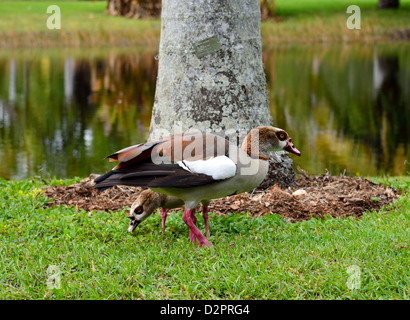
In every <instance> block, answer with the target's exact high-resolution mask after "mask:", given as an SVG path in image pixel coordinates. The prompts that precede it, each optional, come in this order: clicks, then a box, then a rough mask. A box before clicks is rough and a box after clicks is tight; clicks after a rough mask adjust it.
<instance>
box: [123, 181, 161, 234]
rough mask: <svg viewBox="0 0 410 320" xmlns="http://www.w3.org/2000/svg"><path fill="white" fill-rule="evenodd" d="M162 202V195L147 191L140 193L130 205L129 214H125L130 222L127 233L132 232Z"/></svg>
mask: <svg viewBox="0 0 410 320" xmlns="http://www.w3.org/2000/svg"><path fill="white" fill-rule="evenodd" d="M162 201H163V195H161V194H159V193H156V192H153V191H152V190H149V189H147V190H144V191H142V192H141V193H140V194H139V196H138V198H137V200H135V201H134V203H133V204H132V206H131V210H130V212H129V213H127V215H128V218H129V219H130V220H131V221H130V225H129V227H128V232H129V233H130V232H133V231H134V229H135V228H136V227H137V226H138V225H139V224H140V223H141V222H142V221H144V220H145V219H147V218H148V217H149V216H150V215H151V214H152V213H153V212H155V211H156V210H157V209H158V208H159V207H161V203H162Z"/></svg>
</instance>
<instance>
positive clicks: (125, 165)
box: [94, 126, 300, 247]
mask: <svg viewBox="0 0 410 320" xmlns="http://www.w3.org/2000/svg"><path fill="white" fill-rule="evenodd" d="M281 150H286V151H288V152H291V153H294V154H296V155H298V156H299V155H300V151H299V150H298V149H296V148H295V146H294V145H293V143H292V139H291V138H290V137H289V135H288V134H287V133H286V131H284V130H282V129H279V128H274V127H265V126H264V127H257V128H254V129H252V130H251V131H250V132H249V133H248V135H247V136H246V137H245V139H244V141H243V143H242V146H241V147H240V148H239V147H237V146H236V144H234V143H229V141H228V140H227V139H225V138H224V137H221V136H218V135H215V134H211V133H186V134H181V135H173V136H170V137H168V138H166V139H162V140H159V141H152V142H147V143H142V144H138V145H135V146H131V147H128V148H125V149H122V150H120V151H118V152H116V153H114V154H112V155H109V156H108V157H107V158H110V161H119V162H120V163H119V164H118V165H117V166H116V167H114V168H113V169H112V170H111V171H109V172H107V173H105V174H103V175H101V176H99V177H98V178H97V179H95V180H94V181H95V183H96V184H95V187H96V188H98V189H99V190H104V189H106V188H110V187H112V186H115V185H128V186H143V187H149V188H151V189H152V190H153V191H155V192H158V193H162V194H166V195H170V196H174V197H176V198H178V199H181V200H183V201H184V203H185V210H184V213H183V216H182V218H183V220H184V222H185V223H186V224H187V225H188V227H189V229H190V231H191V233H192V234H193V235H194V236H195V237H196V239H198V241H199V246H200V247H201V246H202V245H206V246H211V244H210V243H209V241H208V240H207V239H206V238H205V236H204V235H203V234H202V233H201V232H200V231H199V229H198V228H197V227H196V226H195V224H194V222H193V219H192V210H194V209H195V208H196V207H197V206H198V204H199V203H200V202H201V201H203V200H211V199H216V198H222V197H225V196H229V195H234V194H239V193H242V192H246V191H250V190H252V189H254V188H255V187H257V186H258V185H259V184H260V183H261V182H262V181H263V180H264V178H265V176H266V174H267V172H268V168H269V162H268V159H269V158H268V156H267V152H268V151H281Z"/></svg>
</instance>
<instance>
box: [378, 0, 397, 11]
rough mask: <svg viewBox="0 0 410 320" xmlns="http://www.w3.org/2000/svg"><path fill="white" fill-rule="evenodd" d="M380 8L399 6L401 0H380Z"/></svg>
mask: <svg viewBox="0 0 410 320" xmlns="http://www.w3.org/2000/svg"><path fill="white" fill-rule="evenodd" d="M377 7H378V8H379V9H388V8H398V7H399V0H379V4H378V6H377Z"/></svg>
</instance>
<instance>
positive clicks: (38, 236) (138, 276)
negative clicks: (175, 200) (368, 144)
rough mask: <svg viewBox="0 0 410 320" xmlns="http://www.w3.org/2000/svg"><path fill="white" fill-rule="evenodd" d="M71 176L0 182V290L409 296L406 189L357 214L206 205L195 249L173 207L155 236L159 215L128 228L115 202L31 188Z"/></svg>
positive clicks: (48, 294)
mask: <svg viewBox="0 0 410 320" xmlns="http://www.w3.org/2000/svg"><path fill="white" fill-rule="evenodd" d="M375 180H376V181H379V182H382V183H389V184H391V185H392V186H393V187H396V188H401V189H403V190H404V191H406V192H408V191H409V190H410V179H409V178H404V177H401V178H389V179H380V178H379V179H375ZM75 181H78V179H77V180H57V179H52V180H50V181H43V180H42V179H38V178H33V179H29V180H20V181H14V180H12V181H6V180H0V233H1V238H0V242H1V250H0V288H1V290H0V299H409V298H410V275H409V273H408V266H409V265H410V255H409V249H410V244H409V238H410V198H409V195H408V193H407V194H406V195H405V196H403V197H401V198H399V199H398V200H397V201H396V202H395V203H394V204H393V205H392V206H391V207H390V208H385V209H383V210H381V211H380V212H378V213H375V212H367V213H365V214H364V216H363V217H362V218H361V219H357V220H354V219H351V218H345V219H334V218H327V219H325V220H317V219H312V220H309V221H306V222H301V223H295V224H292V223H289V222H286V221H285V220H283V219H282V218H281V217H279V216H278V215H275V214H272V215H268V216H263V217H259V218H250V217H249V216H248V215H247V214H246V213H244V214H232V215H230V216H217V215H213V214H211V215H210V226H211V236H210V238H209V240H210V242H211V243H212V244H213V246H212V247H211V248H198V247H196V246H195V245H193V244H192V243H190V242H189V240H188V228H187V227H186V226H185V224H184V223H183V221H182V218H181V215H182V213H181V212H177V213H173V214H172V215H171V216H170V217H169V218H168V219H167V227H166V233H165V235H162V234H161V219H160V215H159V214H156V215H154V216H153V217H151V218H149V219H148V220H147V221H145V222H144V224H141V226H139V227H138V228H137V229H136V231H135V232H134V233H133V234H127V233H126V229H127V225H128V219H126V217H125V212H124V211H121V212H113V213H110V214H107V213H102V212H93V213H92V214H91V215H90V214H89V213H87V212H85V211H81V212H78V211H77V210H76V209H75V208H73V207H68V208H67V207H52V208H49V207H47V206H46V202H47V199H46V198H45V197H44V196H43V195H42V192H41V188H43V187H44V186H46V185H50V184H54V185H58V184H64V185H68V184H71V183H73V182H75ZM124 210H126V209H124ZM198 223H199V227H200V228H201V229H203V228H204V226H203V221H202V219H201V217H200V215H199V219H198ZM47 270H49V273H48V272H47ZM56 275H59V277H60V279H61V286H60V288H59V289H58V288H55V285H54V288H51V287H50V288H49V287H48V286H47V279H52V278H53V277H55V276H56ZM354 280H358V281H357V282H355V281H354ZM53 283H54V282H53ZM351 284H356V285H357V288H353V287H352V286H351Z"/></svg>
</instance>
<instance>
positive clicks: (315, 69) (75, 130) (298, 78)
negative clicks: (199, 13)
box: [0, 44, 410, 179]
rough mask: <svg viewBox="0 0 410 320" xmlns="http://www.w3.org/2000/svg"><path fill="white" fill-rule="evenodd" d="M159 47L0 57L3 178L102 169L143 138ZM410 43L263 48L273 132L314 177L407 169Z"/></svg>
mask: <svg viewBox="0 0 410 320" xmlns="http://www.w3.org/2000/svg"><path fill="white" fill-rule="evenodd" d="M155 55H156V52H155V50H144V51H136V50H135V49H134V50H131V49H130V50H129V51H128V52H127V51H126V52H116V51H110V50H107V51H103V52H80V51H71V52H63V53H60V52H54V51H38V52H35V53H31V52H22V53H18V54H16V53H3V54H1V55H0V177H3V178H7V179H8V178H24V177H29V176H32V175H42V176H53V175H56V176H58V177H72V176H87V175H88V174H89V173H91V172H103V171H106V170H108V169H109V168H110V167H111V166H112V165H111V164H109V163H107V162H106V161H104V160H103V158H104V156H106V155H107V154H110V153H111V152H112V151H113V150H117V149H120V148H123V147H125V146H128V145H131V144H135V143H139V142H142V141H145V140H146V138H147V135H148V128H149V124H150V118H151V110H152V105H153V103H154V101H153V99H154V93H155V81H156V74H157V64H158V61H157V60H155ZM409 56H410V45H409V44H399V45H396V46H393V45H387V46H377V47H372V46H362V45H354V46H349V47H318V46H312V47H309V46H306V47H294V48H280V49H272V50H267V49H266V50H264V61H265V72H266V74H267V79H268V86H269V93H270V101H271V112H272V116H273V119H275V124H276V125H277V126H279V127H283V128H286V129H287V131H289V132H291V133H292V137H293V139H294V141H297V145H298V147H300V149H301V150H302V152H303V157H300V158H297V159H295V166H296V165H300V166H301V167H302V168H304V169H305V170H307V171H308V172H311V173H313V174H321V173H323V172H324V170H325V168H327V169H329V170H330V171H331V172H332V173H334V174H338V173H340V172H343V171H344V169H346V172H347V174H351V175H354V174H357V173H359V174H362V175H376V174H390V175H397V174H406V172H408V171H410V166H409V164H405V161H406V159H408V160H410V152H409V148H408V147H409V143H410V142H409V138H410V132H409V125H410V112H409V111H410V110H409V109H410V61H409V59H408V57H409Z"/></svg>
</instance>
